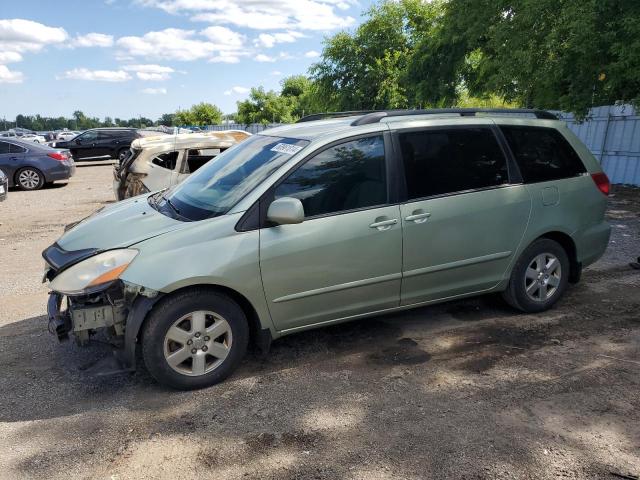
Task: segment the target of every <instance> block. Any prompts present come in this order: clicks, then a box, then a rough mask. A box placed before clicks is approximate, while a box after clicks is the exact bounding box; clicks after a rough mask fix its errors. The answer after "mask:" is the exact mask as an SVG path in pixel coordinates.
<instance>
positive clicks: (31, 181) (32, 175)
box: [18, 169, 40, 190]
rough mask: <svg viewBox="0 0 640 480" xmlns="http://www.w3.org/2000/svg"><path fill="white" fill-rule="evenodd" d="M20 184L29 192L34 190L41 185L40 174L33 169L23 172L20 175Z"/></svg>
mask: <svg viewBox="0 0 640 480" xmlns="http://www.w3.org/2000/svg"><path fill="white" fill-rule="evenodd" d="M18 183H20V186H21V187H23V188H26V189H27V190H33V189H34V188H37V187H38V185H39V184H40V174H39V173H38V172H36V171H35V170H31V169H25V170H22V171H21V172H20V173H19V174H18Z"/></svg>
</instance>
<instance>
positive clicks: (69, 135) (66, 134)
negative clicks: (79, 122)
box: [57, 130, 80, 142]
mask: <svg viewBox="0 0 640 480" xmlns="http://www.w3.org/2000/svg"><path fill="white" fill-rule="evenodd" d="M78 135H80V132H75V131H72V130H65V131H62V132H58V134H57V137H58V140H60V141H63V142H68V141H69V140H72V139H74V138H76V137H77V136H78Z"/></svg>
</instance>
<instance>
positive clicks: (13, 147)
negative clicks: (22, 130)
mask: <svg viewBox="0 0 640 480" xmlns="http://www.w3.org/2000/svg"><path fill="white" fill-rule="evenodd" d="M26 151H27V149H26V148H23V147H21V146H20V145H14V144H13V143H11V144H9V153H24V152H26Z"/></svg>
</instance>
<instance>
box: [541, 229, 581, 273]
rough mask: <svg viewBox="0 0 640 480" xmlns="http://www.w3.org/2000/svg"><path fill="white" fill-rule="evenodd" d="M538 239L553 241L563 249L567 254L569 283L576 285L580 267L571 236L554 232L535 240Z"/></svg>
mask: <svg viewBox="0 0 640 480" xmlns="http://www.w3.org/2000/svg"><path fill="white" fill-rule="evenodd" d="M540 238H547V239H549V240H553V241H554V242H557V243H559V244H560V246H561V247H562V248H563V249H564V251H565V252H567V256H568V257H569V268H570V270H569V282H571V283H578V281H580V276H581V274H582V265H581V264H580V262H579V261H578V250H577V247H576V242H575V241H574V240H573V238H572V237H571V235H568V234H566V233H564V232H560V231H557V230H554V231H551V232H547V233H544V234H542V235H540V236H539V237H538V238H536V239H535V240H538V239H540ZM535 240H534V242H535ZM532 243H533V242H532Z"/></svg>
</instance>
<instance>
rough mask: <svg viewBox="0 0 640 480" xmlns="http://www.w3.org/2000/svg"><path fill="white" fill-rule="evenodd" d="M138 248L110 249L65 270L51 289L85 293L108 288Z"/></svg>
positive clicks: (54, 280) (55, 280) (78, 293)
mask: <svg viewBox="0 0 640 480" xmlns="http://www.w3.org/2000/svg"><path fill="white" fill-rule="evenodd" d="M136 255H138V250H134V249H132V248H123V249H119V250H109V251H108V252H103V253H100V254H98V255H95V256H93V257H90V258H87V259H86V260H83V261H81V262H80V263H78V264H77V265H74V266H72V267H69V268H68V269H67V270H64V271H63V272H62V273H60V274H59V275H58V276H57V277H55V278H54V279H53V281H52V282H51V290H53V291H55V292H60V293H62V294H64V295H85V294H89V293H92V292H96V291H99V290H102V289H103V288H106V287H107V286H108V285H109V284H110V283H112V282H113V281H115V280H117V279H118V278H120V275H122V273H123V272H124V271H125V270H126V269H127V267H128V266H129V264H130V263H131V262H132V261H133V259H134V258H135V257H136Z"/></svg>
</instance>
